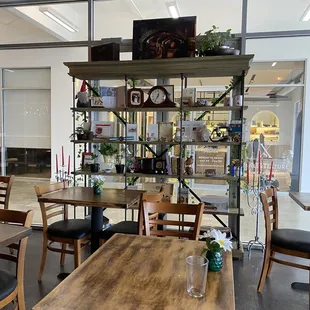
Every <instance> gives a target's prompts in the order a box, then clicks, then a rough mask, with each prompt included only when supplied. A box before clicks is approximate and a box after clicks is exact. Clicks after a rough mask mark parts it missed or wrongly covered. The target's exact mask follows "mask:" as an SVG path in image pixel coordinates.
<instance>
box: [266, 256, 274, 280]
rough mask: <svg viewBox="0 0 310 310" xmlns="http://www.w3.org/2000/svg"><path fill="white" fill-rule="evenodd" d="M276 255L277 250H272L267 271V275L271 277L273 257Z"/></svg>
mask: <svg viewBox="0 0 310 310" xmlns="http://www.w3.org/2000/svg"><path fill="white" fill-rule="evenodd" d="M274 255H275V252H274V251H271V255H270V259H269V266H268V271H267V277H269V276H270V273H271V269H272V264H273V261H272V260H271V258H273V257H274Z"/></svg>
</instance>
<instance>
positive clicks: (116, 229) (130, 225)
mask: <svg viewBox="0 0 310 310" xmlns="http://www.w3.org/2000/svg"><path fill="white" fill-rule="evenodd" d="M163 195H164V186H162V188H161V190H160V192H159V193H156V194H154V193H144V194H142V196H141V199H140V203H139V206H141V201H142V200H146V201H150V202H160V201H162V199H163ZM139 209H140V208H139ZM139 216H140V210H139ZM150 216H151V217H154V216H155V217H156V216H158V214H156V215H150ZM115 234H126V235H138V234H139V222H136V221H121V222H119V223H117V224H115V225H113V226H111V227H109V228H107V229H105V230H103V231H102V232H101V233H100V236H99V238H100V240H101V241H100V244H101V245H102V244H103V243H104V242H105V241H107V240H109V239H110V238H111V237H112V236H114V235H115Z"/></svg>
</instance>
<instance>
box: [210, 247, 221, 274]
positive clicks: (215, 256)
mask: <svg viewBox="0 0 310 310" xmlns="http://www.w3.org/2000/svg"><path fill="white" fill-rule="evenodd" d="M206 257H207V259H208V260H209V266H208V269H209V270H210V271H214V272H218V271H220V270H221V269H222V268H223V256H222V252H210V251H208V252H207V255H206Z"/></svg>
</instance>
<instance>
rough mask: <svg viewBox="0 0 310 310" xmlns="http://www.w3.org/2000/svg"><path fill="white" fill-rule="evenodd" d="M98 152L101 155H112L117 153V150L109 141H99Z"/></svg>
mask: <svg viewBox="0 0 310 310" xmlns="http://www.w3.org/2000/svg"><path fill="white" fill-rule="evenodd" d="M98 152H99V153H100V154H101V155H102V156H113V155H115V154H117V152H118V150H117V147H116V146H115V145H113V144H111V143H101V144H100V148H99V149H98Z"/></svg>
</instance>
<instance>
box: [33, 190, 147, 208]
mask: <svg viewBox="0 0 310 310" xmlns="http://www.w3.org/2000/svg"><path fill="white" fill-rule="evenodd" d="M142 193H144V191H139V190H125V189H110V188H104V189H103V191H102V194H101V195H94V194H93V189H92V187H69V188H66V189H64V190H61V191H59V192H54V193H51V194H46V195H43V196H41V197H39V198H38V201H39V202H47V203H59V204H72V205H80V206H92V207H105V208H119V209H126V208H129V207H131V206H132V205H134V204H135V203H137V202H138V201H139V199H140V195H141V194H142Z"/></svg>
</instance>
